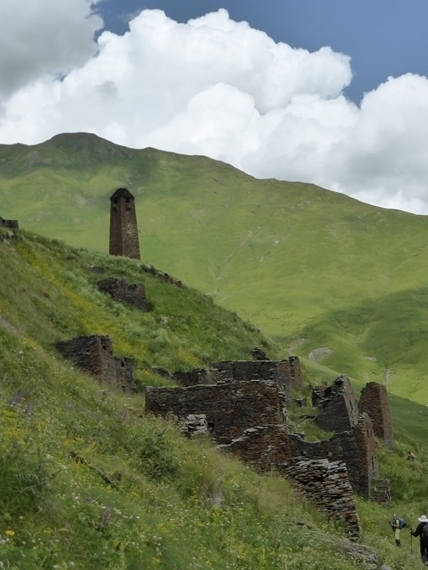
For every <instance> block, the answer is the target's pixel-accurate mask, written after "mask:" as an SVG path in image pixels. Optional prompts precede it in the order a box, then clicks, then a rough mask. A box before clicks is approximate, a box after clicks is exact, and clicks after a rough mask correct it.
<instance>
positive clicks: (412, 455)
mask: <svg viewBox="0 0 428 570" xmlns="http://www.w3.org/2000/svg"><path fill="white" fill-rule="evenodd" d="M407 459H408V461H414V460H415V459H416V455H415V454H414V453H413V451H409V454H408V456H407Z"/></svg>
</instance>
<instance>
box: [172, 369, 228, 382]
mask: <svg viewBox="0 0 428 570" xmlns="http://www.w3.org/2000/svg"><path fill="white" fill-rule="evenodd" d="M171 378H172V380H174V382H177V384H179V385H180V386H197V385H198V384H217V383H218V382H220V381H221V380H222V378H221V376H220V374H219V372H218V371H217V370H207V369H205V368H195V369H194V370H189V371H179V372H175V373H174V374H173V375H172V377H171Z"/></svg>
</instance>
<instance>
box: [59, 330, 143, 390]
mask: <svg viewBox="0 0 428 570" xmlns="http://www.w3.org/2000/svg"><path fill="white" fill-rule="evenodd" d="M55 348H56V349H57V350H58V351H59V352H60V353H61V354H62V355H63V357H64V358H66V359H67V360H70V361H71V362H72V363H73V364H74V366H76V367H77V368H79V369H80V370H83V371H84V372H88V373H89V374H91V375H92V376H94V377H95V378H97V379H98V380H100V381H102V382H103V384H106V385H107V386H108V387H110V388H119V389H122V390H131V391H133V390H135V383H134V379H133V368H134V362H133V360H132V358H126V357H125V358H117V357H115V356H113V350H112V342H111V339H110V337H108V336H99V335H90V336H79V337H76V338H74V339H71V340H65V341H60V342H57V343H55Z"/></svg>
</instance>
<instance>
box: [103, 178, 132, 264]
mask: <svg viewBox="0 0 428 570" xmlns="http://www.w3.org/2000/svg"><path fill="white" fill-rule="evenodd" d="M110 201H111V207H110V247H109V253H110V255H122V256H123V257H131V258H132V259H140V246H139V243H138V226H137V215H136V213H135V204H134V196H133V195H132V194H131V192H129V190H127V189H126V188H118V189H117V190H116V192H114V194H113V195H112V196H111V198H110Z"/></svg>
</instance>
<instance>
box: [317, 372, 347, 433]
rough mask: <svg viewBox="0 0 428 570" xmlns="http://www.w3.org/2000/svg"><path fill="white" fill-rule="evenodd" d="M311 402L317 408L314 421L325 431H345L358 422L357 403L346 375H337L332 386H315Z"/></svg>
mask: <svg viewBox="0 0 428 570" xmlns="http://www.w3.org/2000/svg"><path fill="white" fill-rule="evenodd" d="M312 402H313V405H316V406H317V408H318V410H319V412H318V415H317V417H316V420H315V422H316V423H317V425H319V426H320V427H321V428H322V429H324V430H325V431H333V432H340V431H346V430H349V429H351V428H352V427H354V426H355V425H356V424H357V423H358V403H357V400H356V399H355V396H354V393H353V391H352V387H351V383H350V382H349V378H348V377H347V376H339V378H336V380H335V381H334V382H333V385H332V386H328V387H317V388H315V389H314V393H313V396H312Z"/></svg>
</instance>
